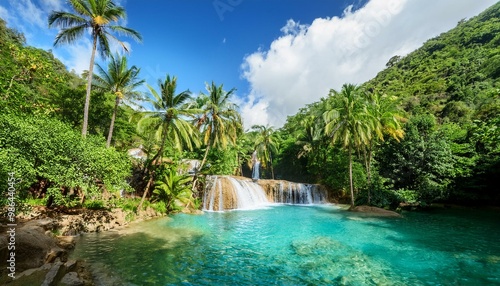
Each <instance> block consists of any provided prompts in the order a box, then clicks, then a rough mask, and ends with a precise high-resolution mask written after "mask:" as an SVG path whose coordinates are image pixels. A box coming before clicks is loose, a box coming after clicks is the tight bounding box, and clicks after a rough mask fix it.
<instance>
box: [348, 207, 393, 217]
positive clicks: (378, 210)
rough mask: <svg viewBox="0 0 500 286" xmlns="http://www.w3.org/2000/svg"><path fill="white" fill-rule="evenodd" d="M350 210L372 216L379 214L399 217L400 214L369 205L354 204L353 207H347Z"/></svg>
mask: <svg viewBox="0 0 500 286" xmlns="http://www.w3.org/2000/svg"><path fill="white" fill-rule="evenodd" d="M349 210H350V211H353V212H359V213H364V214H367V215H372V216H380V217H401V215H400V214H399V213H397V212H394V211H390V210H385V209H381V208H377V207H371V206H356V207H354V208H349Z"/></svg>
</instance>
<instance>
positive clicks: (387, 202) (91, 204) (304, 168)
mask: <svg viewBox="0 0 500 286" xmlns="http://www.w3.org/2000/svg"><path fill="white" fill-rule="evenodd" d="M499 16H500V3H498V4H496V5H494V6H493V7H491V8H490V9H488V10H487V11H485V12H483V13H482V14H480V15H479V16H477V17H474V18H472V19H470V20H463V21H460V22H459V23H458V25H457V27H456V28H454V29H453V30H451V31H449V32H447V33H443V34H442V35H440V36H438V37H436V38H434V39H430V40H429V41H427V42H426V43H425V44H424V45H423V46H422V47H421V48H419V49H418V50H416V51H414V52H412V53H411V54H409V55H407V56H404V57H401V56H398V55H395V56H394V57H392V58H391V59H388V63H387V68H386V69H385V70H383V71H381V72H380V73H379V74H378V75H377V76H376V77H375V78H374V79H372V80H370V81H368V82H366V83H364V84H362V85H353V84H348V83H346V84H345V85H344V86H343V87H342V88H341V89H340V90H331V92H330V93H329V94H328V95H326V94H325V95H324V97H323V98H322V99H321V100H320V101H319V102H315V103H312V104H309V105H307V106H306V107H304V108H302V109H301V110H300V111H299V112H298V113H297V114H296V115H294V116H290V117H289V118H288V119H287V122H286V124H285V125H284V126H283V127H282V128H280V129H275V128H274V127H272V126H251V127H249V126H246V127H245V128H248V130H246V131H245V130H244V129H243V126H242V123H241V118H240V117H239V113H238V107H237V106H236V105H235V104H234V103H233V102H232V95H233V94H234V90H233V89H230V90H225V89H224V87H223V85H222V84H220V85H218V84H215V83H210V84H207V86H206V89H207V91H206V93H200V94H197V95H193V94H192V93H190V92H189V91H180V92H179V91H176V81H177V79H176V77H175V76H170V75H165V78H163V79H159V80H158V84H157V85H154V86H151V85H149V84H146V83H144V81H143V80H141V73H140V67H135V66H130V67H129V66H128V63H127V58H126V55H123V56H122V55H119V54H116V55H112V54H109V52H108V53H104V54H103V55H102V56H103V57H105V58H107V63H108V65H107V66H100V65H98V64H96V65H95V68H93V69H94V70H93V71H94V72H93V74H92V73H91V76H92V84H91V86H90V87H89V85H87V77H89V74H88V71H87V73H84V74H83V75H77V74H75V73H74V72H68V71H67V70H66V68H65V66H64V65H63V64H62V63H61V62H60V61H59V60H57V59H56V58H55V57H54V56H53V54H52V52H51V51H44V50H41V49H37V48H34V47H30V46H27V45H26V44H25V39H24V36H23V35H22V34H20V33H19V32H17V31H14V30H12V29H10V28H8V27H6V24H5V22H4V21H3V20H1V19H0V54H1V55H0V57H1V59H2V60H1V62H0V98H1V100H0V108H1V110H2V112H1V114H0V162H1V164H0V181H1V182H2V187H1V191H0V192H2V196H0V205H6V204H8V199H7V196H5V195H4V194H5V192H6V190H7V187H5V183H4V182H7V178H8V177H9V174H11V173H12V172H14V173H15V176H16V178H18V182H17V184H16V188H17V190H19V191H18V192H17V193H16V195H17V198H16V200H17V202H18V204H20V205H23V206H26V207H29V206H30V205H36V204H42V205H46V206H48V207H56V206H65V207H80V206H84V207H88V208H108V207H115V206H119V207H123V208H129V209H131V210H138V209H139V210H140V209H142V208H144V207H148V206H151V207H153V208H156V209H157V210H159V211H162V212H168V211H174V210H178V209H181V208H184V207H192V208H199V206H200V203H201V201H200V200H201V199H200V193H201V191H202V190H203V183H204V182H203V178H204V175H206V174H230V175H246V176H248V175H249V172H250V167H249V165H250V158H251V154H252V152H253V151H254V150H257V152H258V154H259V157H260V158H261V161H262V167H263V174H262V177H263V178H268V179H274V178H276V179H287V180H291V181H300V182H309V183H320V184H323V185H325V186H327V187H328V188H329V189H331V190H332V193H335V194H336V196H338V197H340V198H348V197H350V198H352V201H351V203H352V204H371V205H375V206H380V207H391V208H396V207H398V206H399V205H400V203H404V204H409V205H420V206H425V205H428V204H429V203H431V202H436V201H441V202H456V203H460V204H480V205H491V204H494V205H498V204H499V203H500V195H499V194H498V192H497V191H496V189H497V188H495V186H494V180H495V177H498V176H500V146H499V141H500V130H499V124H500V117H499V114H500V112H499V111H500V83H499V81H498V78H499V76H500V47H499V43H500V33H499V32H500V18H499ZM52 20H54V19H52ZM136 36H137V35H136ZM104 51H106V49H104ZM91 66H93V65H91ZM144 84H145V85H146V86H147V90H148V92H141V89H140V88H139V87H141V86H143V85H144ZM87 87H88V88H87ZM86 93H87V94H86ZM89 93H90V94H89ZM87 95H89V98H90V101H89V104H88V105H86V104H85V99H86V97H87ZM142 106H151V107H152V108H148V109H144V108H143V107H142ZM86 107H88V118H87V117H86V116H85V114H84V113H83V112H82V110H84V109H86ZM85 121H87V124H88V129H87V128H86V127H85V129H86V130H84V132H83V135H84V136H82V133H81V130H82V129H81V128H82V125H83V126H85V124H84V122H85ZM131 148H141V151H142V152H143V153H144V154H145V156H144V158H143V159H133V158H130V156H128V155H127V150H129V149H131ZM186 159H197V160H199V162H201V163H200V166H198V172H197V173H196V174H195V175H194V177H192V176H189V175H187V174H186V172H182V171H181V170H182V169H186V168H187V167H186V164H185V161H186ZM127 193H128V195H125V196H124V194H127ZM125 197H127V198H125Z"/></svg>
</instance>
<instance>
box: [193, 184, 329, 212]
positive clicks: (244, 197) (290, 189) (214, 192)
mask: <svg viewBox="0 0 500 286" xmlns="http://www.w3.org/2000/svg"><path fill="white" fill-rule="evenodd" d="M273 203H278V204H324V203H328V196H327V191H326V190H325V189H324V188H322V187H320V186H318V185H310V184H300V183H293V182H288V181H281V180H259V181H258V182H253V181H251V180H250V179H248V178H242V177H238V178H236V177H230V176H213V177H208V178H207V187H206V189H205V194H204V197H203V209H204V210H206V211H225V210H232V209H256V208H261V207H263V206H267V205H270V204H273Z"/></svg>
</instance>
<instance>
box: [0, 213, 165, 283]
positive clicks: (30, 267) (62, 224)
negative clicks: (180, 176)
mask: <svg viewBox="0 0 500 286" xmlns="http://www.w3.org/2000/svg"><path fill="white" fill-rule="evenodd" d="M161 216H164V214H162V213H159V212H157V211H155V210H153V209H151V208H148V209H146V210H145V211H143V212H141V213H139V214H135V213H132V212H129V211H124V210H122V209H111V210H89V209H48V208H45V207H34V208H33V209H32V210H31V211H30V212H29V213H25V214H20V215H19V216H18V217H16V226H15V227H12V226H8V225H7V222H5V221H1V223H0V257H1V260H2V261H8V259H11V262H5V263H9V265H7V266H9V267H1V268H0V269H1V270H0V284H2V285H4V284H7V285H38V284H41V285H94V282H93V277H92V274H91V273H90V272H89V271H88V268H87V267H86V266H85V263H84V262H82V261H75V260H69V259H68V256H69V253H70V252H71V250H72V249H73V248H74V246H75V237H76V236H77V235H80V234H82V233H89V232H102V231H108V230H112V229H119V228H123V227H125V226H127V225H129V224H130V223H131V222H138V221H142V220H149V219H152V218H156V217H161ZM9 230H12V233H13V235H12V236H11V235H10V234H9V232H8V231H9ZM9 242H11V244H9ZM13 254H14V255H13ZM11 256H13V257H14V258H11ZM9 268H10V269H9ZM9 274H10V275H9ZM14 277H15V278H14Z"/></svg>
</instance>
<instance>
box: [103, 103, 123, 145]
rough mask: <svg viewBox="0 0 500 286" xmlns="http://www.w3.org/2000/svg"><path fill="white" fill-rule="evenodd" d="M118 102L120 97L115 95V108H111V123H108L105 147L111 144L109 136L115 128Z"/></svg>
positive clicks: (111, 135)
mask: <svg viewBox="0 0 500 286" xmlns="http://www.w3.org/2000/svg"><path fill="white" fill-rule="evenodd" d="M119 104H120V98H119V97H118V96H117V97H116V102H115V109H114V110H113V115H112V116H111V124H110V125H109V133H108V140H107V141H106V148H109V146H111V137H113V129H114V128H115V119H116V113H117V111H118V105H119Z"/></svg>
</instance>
